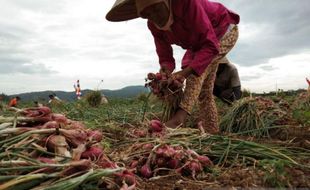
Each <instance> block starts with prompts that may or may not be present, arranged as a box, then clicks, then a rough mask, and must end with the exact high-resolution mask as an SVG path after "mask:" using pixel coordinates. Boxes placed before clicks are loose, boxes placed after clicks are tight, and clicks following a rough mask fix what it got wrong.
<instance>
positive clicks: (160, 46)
mask: <svg viewBox="0 0 310 190" xmlns="http://www.w3.org/2000/svg"><path fill="white" fill-rule="evenodd" d="M138 17H141V18H143V19H147V26H148V28H149V30H150V31H151V33H152V35H153V37H154V41H155V46H156V52H157V55H158V57H159V64H160V72H167V73H172V78H177V77H180V76H183V77H184V78H186V84H185V85H186V86H185V90H184V96H183V98H182V101H181V103H180V106H179V109H178V110H177V112H176V114H175V115H174V116H173V117H172V118H171V119H170V120H169V121H167V122H166V123H165V125H166V126H167V127H170V128H175V127H177V126H180V125H181V124H182V123H184V122H185V120H186V118H187V117H188V115H189V114H191V111H192V108H193V105H194V104H195V102H197V101H198V105H199V109H200V110H199V114H200V115H199V120H200V121H199V122H200V123H202V124H203V126H204V127H205V129H206V131H208V132H210V133H217V132H218V115H217V108H216V105H215V101H214V97H213V95H212V94H213V86H214V81H215V77H216V71H217V68H218V61H219V60H220V59H221V58H223V57H224V56H226V54H227V53H228V52H229V51H230V50H231V49H232V48H233V46H234V45H235V43H236V41H237V39H238V27H237V24H238V23H239V15H237V14H236V13H234V12H232V11H230V10H228V9H227V8H226V7H225V6H224V5H222V4H220V3H216V2H211V1H209V0H116V2H115V4H114V5H113V7H112V9H111V10H110V11H109V12H108V14H107V15H106V19H107V20H109V21H125V20H129V19H134V18H138ZM172 44H176V45H178V46H181V47H182V48H183V49H186V53H185V54H184V56H183V59H182V70H181V71H178V72H175V73H173V71H174V69H175V59H174V57H173V49H172V46H171V45H172Z"/></svg>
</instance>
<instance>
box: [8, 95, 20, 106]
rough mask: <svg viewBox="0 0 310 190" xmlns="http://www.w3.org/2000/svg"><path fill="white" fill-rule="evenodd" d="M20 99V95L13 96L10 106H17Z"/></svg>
mask: <svg viewBox="0 0 310 190" xmlns="http://www.w3.org/2000/svg"><path fill="white" fill-rule="evenodd" d="M19 101H20V97H19V96H16V97H14V98H12V99H11V100H10V102H9V107H16V106H17V103H18V102H19Z"/></svg>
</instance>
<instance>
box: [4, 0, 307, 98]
mask: <svg viewBox="0 0 310 190" xmlns="http://www.w3.org/2000/svg"><path fill="white" fill-rule="evenodd" d="M219 1H220V2H222V3H223V4H224V5H226V6H227V7H228V8H230V9H232V10H234V11H235V12H237V13H239V14H240V16H241V23H240V25H239V30H240V37H239V41H238V42H237V45H236V47H235V48H234V49H233V51H232V52H231V53H230V54H229V56H228V58H229V59H230V60H231V62H233V63H234V64H236V65H237V67H238V69H239V74H240V77H241V80H242V87H243V88H246V89H249V90H251V91H255V92H263V91H265V92H268V91H271V90H275V89H276V87H278V88H281V89H298V88H306V87H307V84H306V81H305V77H309V78H310V19H309V18H308V17H309V14H310V6H309V5H308V4H309V0H298V1H292V0H273V1H270V0H256V1H249V0H234V1H231V0H219ZM113 3H114V0H74V1H72V0H0V7H1V11H0V93H1V92H3V93H6V94H15V93H22V92H31V91H43V90H65V91H73V83H74V82H75V81H76V80H77V79H80V82H81V87H82V89H83V88H84V89H85V88H88V89H96V88H98V87H99V88H107V89H119V88H122V87H125V86H128V85H143V84H144V77H145V76H146V74H147V73H148V72H156V71H157V70H158V69H159V65H158V58H157V55H156V53H155V46H154V43H153V38H152V36H151V33H150V32H149V31H148V29H147V27H146V21H145V20H142V19H135V20H132V21H127V22H120V23H111V22H108V21H106V20H105V14H106V13H107V12H108V10H109V9H110V8H111V6H112V5H113ZM183 53H184V50H182V49H181V48H179V47H176V46H174V55H175V58H176V60H177V68H178V69H180V60H181V58H182V56H183ZM101 80H103V82H101Z"/></svg>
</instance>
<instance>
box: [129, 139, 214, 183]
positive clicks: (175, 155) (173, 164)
mask: <svg viewBox="0 0 310 190" xmlns="http://www.w3.org/2000/svg"><path fill="white" fill-rule="evenodd" d="M135 148H136V149H140V150H143V151H144V152H146V153H145V154H142V155H140V156H136V157H134V158H133V159H132V160H131V162H130V164H129V167H130V169H133V170H135V172H136V173H137V174H138V175H140V176H141V177H144V178H151V177H154V176H156V175H161V173H160V172H161V171H167V170H168V171H171V170H174V171H175V172H177V173H180V174H181V175H184V176H188V175H190V176H192V177H193V178H194V179H196V177H197V175H199V174H201V173H203V171H204V170H205V169H206V168H209V167H211V166H212V165H213V163H212V161H211V160H210V159H209V158H208V157H207V156H202V155H199V154H198V153H197V152H195V151H193V150H190V149H185V148H183V147H182V146H179V145H175V146H173V145H168V144H162V145H157V146H154V145H153V144H151V143H147V144H140V145H136V146H135Z"/></svg>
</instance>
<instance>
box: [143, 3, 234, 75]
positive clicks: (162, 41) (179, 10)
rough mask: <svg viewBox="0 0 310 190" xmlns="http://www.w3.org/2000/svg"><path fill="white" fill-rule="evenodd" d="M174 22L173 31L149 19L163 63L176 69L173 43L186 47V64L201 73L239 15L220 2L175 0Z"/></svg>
mask: <svg viewBox="0 0 310 190" xmlns="http://www.w3.org/2000/svg"><path fill="white" fill-rule="evenodd" d="M172 11H173V19H174V22H173V24H172V26H171V31H163V30H159V29H157V28H156V26H155V25H154V24H153V23H152V22H151V21H148V27H149V29H150V31H151V32H152V35H153V37H154V41H155V45H156V52H157V54H158V57H159V63H160V65H161V66H165V67H167V68H168V69H169V70H171V71H173V70H174V69H175V60H174V58H173V50H172V47H171V45H172V44H176V45H179V46H181V47H182V48H183V49H186V50H187V51H186V53H185V55H184V57H183V59H182V68H186V67H188V66H189V67H191V68H192V69H193V70H194V71H195V73H196V74H197V75H201V74H202V73H203V72H204V71H205V69H206V68H207V66H208V65H209V64H210V63H211V61H212V60H213V59H214V58H215V56H216V55H218V53H219V45H220V39H221V38H222V36H223V35H224V34H225V33H226V31H227V29H228V27H229V25H230V24H238V23H239V15H237V14H235V13H233V12H232V11H230V10H228V9H227V8H226V7H224V6H223V5H222V4H220V3H215V2H210V1H208V0H172Z"/></svg>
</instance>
